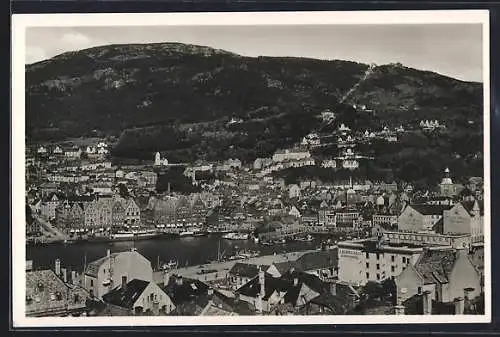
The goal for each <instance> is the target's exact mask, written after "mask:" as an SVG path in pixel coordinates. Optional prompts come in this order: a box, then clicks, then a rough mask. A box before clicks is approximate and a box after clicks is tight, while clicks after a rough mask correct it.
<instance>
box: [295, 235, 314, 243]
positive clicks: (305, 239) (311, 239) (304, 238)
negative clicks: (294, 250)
mask: <svg viewBox="0 0 500 337" xmlns="http://www.w3.org/2000/svg"><path fill="white" fill-rule="evenodd" d="M297 241H300V242H312V241H314V238H313V237H312V235H310V234H308V235H307V236H306V237H301V238H297Z"/></svg>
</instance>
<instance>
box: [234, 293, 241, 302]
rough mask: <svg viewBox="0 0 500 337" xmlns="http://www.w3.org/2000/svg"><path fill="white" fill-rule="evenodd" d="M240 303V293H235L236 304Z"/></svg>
mask: <svg viewBox="0 0 500 337" xmlns="http://www.w3.org/2000/svg"><path fill="white" fill-rule="evenodd" d="M239 301H240V293H239V292H235V293H234V302H235V303H238V302H239Z"/></svg>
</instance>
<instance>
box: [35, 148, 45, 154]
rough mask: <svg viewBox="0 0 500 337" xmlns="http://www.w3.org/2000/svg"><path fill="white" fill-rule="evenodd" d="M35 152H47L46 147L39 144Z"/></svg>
mask: <svg viewBox="0 0 500 337" xmlns="http://www.w3.org/2000/svg"><path fill="white" fill-rule="evenodd" d="M36 152H37V153H38V154H46V153H47V149H46V148H45V147H44V146H40V147H39V148H38V150H37V151H36Z"/></svg>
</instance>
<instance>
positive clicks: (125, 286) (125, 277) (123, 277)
mask: <svg viewBox="0 0 500 337" xmlns="http://www.w3.org/2000/svg"><path fill="white" fill-rule="evenodd" d="M122 289H123V291H125V290H127V276H122Z"/></svg>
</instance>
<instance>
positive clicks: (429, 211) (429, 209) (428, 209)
mask: <svg viewBox="0 0 500 337" xmlns="http://www.w3.org/2000/svg"><path fill="white" fill-rule="evenodd" d="M410 206H411V207H412V208H413V209H414V210H416V211H417V212H419V213H420V214H422V215H443V211H447V210H449V209H451V208H452V207H453V206H449V205H428V204H414V205H410Z"/></svg>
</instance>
